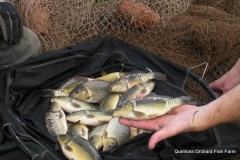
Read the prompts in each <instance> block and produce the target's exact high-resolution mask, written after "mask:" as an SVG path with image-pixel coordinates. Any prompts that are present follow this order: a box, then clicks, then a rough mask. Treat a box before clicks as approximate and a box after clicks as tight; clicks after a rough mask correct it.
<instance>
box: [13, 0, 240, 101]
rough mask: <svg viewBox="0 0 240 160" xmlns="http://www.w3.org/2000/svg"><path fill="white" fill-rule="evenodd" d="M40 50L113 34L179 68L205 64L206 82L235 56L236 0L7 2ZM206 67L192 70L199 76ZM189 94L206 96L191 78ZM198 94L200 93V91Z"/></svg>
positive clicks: (238, 50)
mask: <svg viewBox="0 0 240 160" xmlns="http://www.w3.org/2000/svg"><path fill="white" fill-rule="evenodd" d="M11 2H13V3H14V4H15V6H16V7H17V8H18V9H19V11H20V12H21V14H22V17H23V20H24V25H25V26H27V27H29V28H31V29H32V30H34V31H35V32H36V33H37V35H38V36H39V38H40V39H41V41H42V43H43V48H44V51H49V50H54V49H60V48H63V47H67V46H71V45H74V44H77V43H81V42H83V41H88V40H92V39H94V38H97V37H106V36H112V37H116V38H118V39H122V40H124V41H126V42H128V43H130V44H133V45H135V46H138V47H140V48H142V49H145V50H147V51H150V52H152V53H154V54H157V55H160V56H162V57H164V58H166V59H167V60H170V61H173V62H175V63H178V64H180V65H182V66H187V67H190V68H191V67H194V66H196V65H199V64H202V63H204V62H206V63H208V68H207V70H206V72H205V75H204V80H205V81H206V82H207V83H210V82H211V81H213V80H215V79H217V78H219V77H220V76H222V75H223V74H224V73H226V72H227V71H228V70H229V69H230V68H231V67H232V66H233V65H234V64H235V62H236V61H237V59H238V57H239V55H240V36H239V33H240V1H239V0H211V1H209V0H192V1H191V0H62V1H59V0H11ZM204 69H205V66H204V65H202V66H200V67H196V68H193V70H194V72H196V73H197V74H200V75H202V74H203V73H204ZM186 90H187V91H188V92H189V94H191V95H193V96H195V97H197V98H198V99H200V100H201V101H209V95H208V94H207V93H204V91H203V90H201V89H199V85H196V84H195V82H194V81H193V80H191V79H190V80H189V82H188V83H187V85H186ZM199 93H200V94H199Z"/></svg>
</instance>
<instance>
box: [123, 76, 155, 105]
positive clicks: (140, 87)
mask: <svg viewBox="0 0 240 160" xmlns="http://www.w3.org/2000/svg"><path fill="white" fill-rule="evenodd" d="M154 86H155V83H154V82H151V81H149V82H143V83H139V84H137V85H135V86H133V87H132V88H130V89H129V90H128V91H127V92H126V93H124V95H123V96H122V97H121V99H120V101H119V104H122V103H123V102H125V101H129V100H132V99H135V98H142V97H145V96H146V95H148V94H150V93H151V92H152V90H153V89H154Z"/></svg>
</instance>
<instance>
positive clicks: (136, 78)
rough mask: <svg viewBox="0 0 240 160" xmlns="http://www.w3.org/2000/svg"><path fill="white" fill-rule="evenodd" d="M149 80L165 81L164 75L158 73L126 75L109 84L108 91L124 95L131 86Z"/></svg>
mask: <svg viewBox="0 0 240 160" xmlns="http://www.w3.org/2000/svg"><path fill="white" fill-rule="evenodd" d="M151 79H157V80H166V75H165V74H163V73H160V72H148V73H133V74H127V75H125V76H124V77H123V78H121V79H119V80H117V81H115V82H113V83H111V85H110V86H109V87H108V89H109V91H111V92H121V93H125V92H126V91H127V90H128V89H130V88H132V87H133V86H135V85H137V84H139V83H142V82H147V81H149V80H151Z"/></svg>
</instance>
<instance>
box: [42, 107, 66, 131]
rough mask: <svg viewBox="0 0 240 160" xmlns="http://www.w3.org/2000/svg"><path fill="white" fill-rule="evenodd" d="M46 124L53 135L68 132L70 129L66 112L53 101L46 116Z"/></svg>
mask: <svg viewBox="0 0 240 160" xmlns="http://www.w3.org/2000/svg"><path fill="white" fill-rule="evenodd" d="M45 125H46V127H47V129H48V131H49V132H50V133H51V134H53V135H63V134H66V132H67V130H68V126H67V119H66V116H65V113H64V112H63V110H62V109H61V107H60V106H59V105H57V104H56V103H53V104H52V105H51V107H50V108H49V110H48V111H47V113H46V116H45Z"/></svg>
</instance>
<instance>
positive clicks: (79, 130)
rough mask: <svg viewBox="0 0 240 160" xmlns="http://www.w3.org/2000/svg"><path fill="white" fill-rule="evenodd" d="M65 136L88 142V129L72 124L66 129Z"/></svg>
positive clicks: (84, 126) (78, 124)
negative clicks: (76, 137)
mask: <svg viewBox="0 0 240 160" xmlns="http://www.w3.org/2000/svg"><path fill="white" fill-rule="evenodd" d="M67 134H68V135H70V136H72V137H73V136H78V137H81V138H83V139H86V140H88V127H87V126H86V125H83V124H80V123H76V124H72V125H70V126H69V127H68V131H67Z"/></svg>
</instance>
